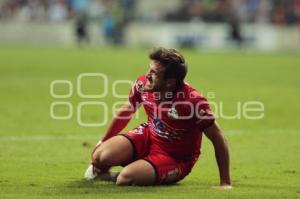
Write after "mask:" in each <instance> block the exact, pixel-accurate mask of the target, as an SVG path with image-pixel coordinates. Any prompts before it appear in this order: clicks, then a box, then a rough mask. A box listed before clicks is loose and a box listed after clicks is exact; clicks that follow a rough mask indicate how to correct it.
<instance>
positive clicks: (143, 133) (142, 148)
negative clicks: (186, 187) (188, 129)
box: [122, 125, 194, 184]
mask: <svg viewBox="0 0 300 199" xmlns="http://www.w3.org/2000/svg"><path fill="white" fill-rule="evenodd" d="M122 136H124V137H126V138H128V139H129V141H130V142H131V144H132V146H133V149H134V157H133V161H135V160H138V159H144V160H146V161H147V162H149V163H150V164H151V165H152V166H153V168H154V170H155V173H156V183H157V184H170V183H175V182H177V181H179V180H181V179H183V178H184V177H185V176H187V175H188V174H189V173H190V171H191V170H192V168H193V166H194V162H193V161H189V162H181V161H178V160H176V159H174V158H173V157H172V156H170V155H169V154H167V153H166V152H164V151H163V150H162V149H161V148H160V146H159V145H158V144H156V143H155V142H153V140H152V139H151V132H150V129H149V127H147V126H146V125H141V126H139V127H137V128H135V129H133V130H131V131H129V132H128V133H127V134H122Z"/></svg>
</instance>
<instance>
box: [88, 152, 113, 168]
mask: <svg viewBox="0 0 300 199" xmlns="http://www.w3.org/2000/svg"><path fill="white" fill-rule="evenodd" d="M110 158H111V154H110V152H109V151H107V150H101V149H99V150H97V151H95V152H94V153H93V155H92V162H93V163H95V164H101V165H106V166H109V164H110Z"/></svg>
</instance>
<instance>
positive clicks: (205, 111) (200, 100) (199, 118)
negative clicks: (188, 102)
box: [192, 94, 215, 132]
mask: <svg viewBox="0 0 300 199" xmlns="http://www.w3.org/2000/svg"><path fill="white" fill-rule="evenodd" d="M192 101H193V104H194V108H195V109H194V110H195V113H194V121H195V124H196V126H197V128H198V129H199V130H200V131H201V132H202V131H203V130H204V129H206V128H207V127H209V126H210V125H212V124H213V123H214V121H215V117H214V114H213V112H212V111H211V109H210V106H209V103H208V101H207V99H206V98H205V97H203V96H201V95H198V94H197V95H195V96H194V98H193V99H192Z"/></svg>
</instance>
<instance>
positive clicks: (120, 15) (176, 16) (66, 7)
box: [0, 0, 300, 26]
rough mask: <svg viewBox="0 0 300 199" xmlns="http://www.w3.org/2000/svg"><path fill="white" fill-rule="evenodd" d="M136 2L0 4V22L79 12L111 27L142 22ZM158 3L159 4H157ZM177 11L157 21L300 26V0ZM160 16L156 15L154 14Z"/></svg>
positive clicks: (196, 0)
mask: <svg viewBox="0 0 300 199" xmlns="http://www.w3.org/2000/svg"><path fill="white" fill-rule="evenodd" d="M141 2H143V1H136V0H0V19H2V20H3V19H17V20H23V21H32V20H33V21H34V20H36V21H47V20H48V21H63V20H67V19H70V18H73V17H74V13H76V12H83V11H84V12H86V13H87V15H88V17H89V18H90V19H97V18H99V17H100V18H102V19H104V23H106V24H107V25H108V26H109V25H112V23H124V21H126V22H128V21H130V20H133V19H135V20H142V19H145V18H146V17H144V16H143V13H139V14H137V12H136V11H135V10H136V7H137V6H136V4H137V3H141ZM158 2H159V1H158ZM174 2H176V3H174V5H172V6H176V5H177V6H176V7H177V9H176V10H173V11H171V12H166V13H160V14H159V15H158V16H160V17H153V18H152V19H155V20H166V21H190V20H195V19H198V20H203V21H206V22H224V21H226V20H227V18H228V16H230V15H232V13H234V15H235V17H237V18H238V19H239V20H240V21H241V22H249V23H251V22H266V23H268V22H270V23H273V24H278V25H285V24H287V25H289V24H297V23H299V22H300V0H178V1H176V0H175V1H174ZM155 14H156V15H157V13H155Z"/></svg>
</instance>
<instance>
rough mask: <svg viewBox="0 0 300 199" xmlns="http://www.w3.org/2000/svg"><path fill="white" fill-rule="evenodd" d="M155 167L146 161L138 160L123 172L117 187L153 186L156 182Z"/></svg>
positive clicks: (118, 178)
mask: <svg viewBox="0 0 300 199" xmlns="http://www.w3.org/2000/svg"><path fill="white" fill-rule="evenodd" d="M156 175H157V174H156V171H155V167H154V166H153V165H152V164H151V163H150V162H148V161H146V160H144V159H140V160H137V161H135V162H133V163H131V164H129V165H127V166H126V167H124V169H123V170H122V171H121V173H120V174H119V175H118V177H117V181H116V184H117V185H153V184H154V183H155V182H156Z"/></svg>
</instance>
